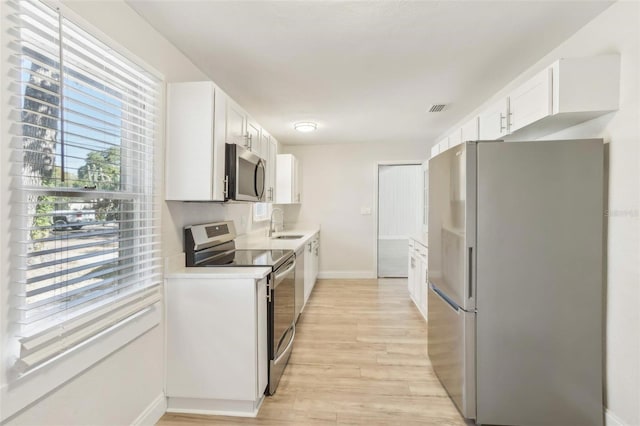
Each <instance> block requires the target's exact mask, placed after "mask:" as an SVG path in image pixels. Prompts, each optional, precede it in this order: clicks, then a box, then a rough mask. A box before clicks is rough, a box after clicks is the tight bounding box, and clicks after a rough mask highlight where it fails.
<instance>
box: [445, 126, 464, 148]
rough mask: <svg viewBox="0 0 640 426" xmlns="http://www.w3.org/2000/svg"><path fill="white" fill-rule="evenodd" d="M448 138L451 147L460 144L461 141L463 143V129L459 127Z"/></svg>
mask: <svg viewBox="0 0 640 426" xmlns="http://www.w3.org/2000/svg"><path fill="white" fill-rule="evenodd" d="M447 139H448V140H449V144H448V147H449V148H451V147H454V146H456V145H460V143H462V130H460V129H457V130H456V131H454V132H453V133H451V134H450V135H449V137H448V138H447Z"/></svg>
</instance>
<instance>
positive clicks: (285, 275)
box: [184, 221, 296, 395]
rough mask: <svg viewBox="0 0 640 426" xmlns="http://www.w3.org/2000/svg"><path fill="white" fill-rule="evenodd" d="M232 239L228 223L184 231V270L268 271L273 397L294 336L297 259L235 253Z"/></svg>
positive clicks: (284, 254)
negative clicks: (247, 269) (195, 268)
mask: <svg viewBox="0 0 640 426" xmlns="http://www.w3.org/2000/svg"><path fill="white" fill-rule="evenodd" d="M235 237H236V231H235V227H234V226H233V222H231V221H227V222H216V223H206V224H201V225H192V226H187V227H185V229H184V242H185V250H184V251H185V256H186V266H189V267H251V266H261V267H270V268H271V270H272V271H271V274H269V277H268V282H267V285H268V287H267V288H268V289H267V312H268V321H267V324H268V342H269V349H268V353H269V385H268V386H267V390H266V392H265V393H266V394H267V395H273V394H274V393H275V392H276V388H277V387H278V383H279V382H280V377H281V376H282V373H283V372H284V368H285V367H286V365H287V362H288V361H289V356H290V355H291V350H292V348H293V341H294V338H295V334H296V330H295V270H296V257H295V254H294V252H293V250H266V249H255V250H245V249H236V244H235Z"/></svg>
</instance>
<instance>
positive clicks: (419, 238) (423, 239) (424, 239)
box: [409, 232, 429, 247]
mask: <svg viewBox="0 0 640 426" xmlns="http://www.w3.org/2000/svg"><path fill="white" fill-rule="evenodd" d="M428 235H429V234H428V233H426V232H420V233H419V234H413V235H409V238H411V239H412V240H414V241H416V242H418V243H420V244H422V245H423V246H425V247H429V244H428V240H429V237H428Z"/></svg>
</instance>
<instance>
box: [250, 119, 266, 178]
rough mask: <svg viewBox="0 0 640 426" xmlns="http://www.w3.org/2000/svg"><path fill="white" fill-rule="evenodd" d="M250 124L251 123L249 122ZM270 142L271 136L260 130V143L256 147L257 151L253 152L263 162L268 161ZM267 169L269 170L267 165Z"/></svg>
mask: <svg viewBox="0 0 640 426" xmlns="http://www.w3.org/2000/svg"><path fill="white" fill-rule="evenodd" d="M249 123H251V122H249ZM270 140H271V135H269V133H267V131H266V130H264V129H261V130H260V143H259V144H258V146H257V149H255V150H254V152H255V153H256V154H258V156H259V157H260V158H262V159H263V160H265V161H269V141H270ZM267 168H269V164H268V163H267Z"/></svg>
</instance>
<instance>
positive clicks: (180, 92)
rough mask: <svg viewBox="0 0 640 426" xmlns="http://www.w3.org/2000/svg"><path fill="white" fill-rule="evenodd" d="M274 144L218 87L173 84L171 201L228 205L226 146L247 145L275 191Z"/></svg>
mask: <svg viewBox="0 0 640 426" xmlns="http://www.w3.org/2000/svg"><path fill="white" fill-rule="evenodd" d="M271 139H272V138H271V137H270V136H269V134H268V133H267V132H266V131H264V130H263V129H262V128H261V127H260V125H259V124H258V123H256V122H255V121H254V120H253V119H251V117H249V115H248V114H247V113H246V111H245V110H244V109H242V107H241V106H240V105H238V104H237V103H235V102H234V101H233V99H231V98H229V97H228V96H227V95H226V94H225V93H224V92H223V91H222V90H220V88H218V87H217V86H216V85H215V84H214V83H213V82H211V81H197V82H186V83H170V84H168V85H167V138H166V162H165V163H166V164H165V172H166V174H165V199H167V200H176V201H224V172H225V170H224V168H225V143H233V144H238V145H242V146H245V147H247V148H249V149H250V150H252V151H253V152H255V153H256V154H257V155H258V156H260V157H261V158H263V159H264V160H265V161H266V162H267V179H269V173H271V174H272V178H271V181H270V182H271V186H272V187H273V188H275V167H276V160H275V151H274V154H273V155H274V158H272V159H271V160H269V156H270V155H271V145H270V141H271ZM194 182H197V185H194ZM267 188H268V187H267ZM274 191H275V189H272V190H271V196H272V198H273V194H274ZM268 195H269V194H267V196H268ZM271 201H273V199H272V200H271Z"/></svg>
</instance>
